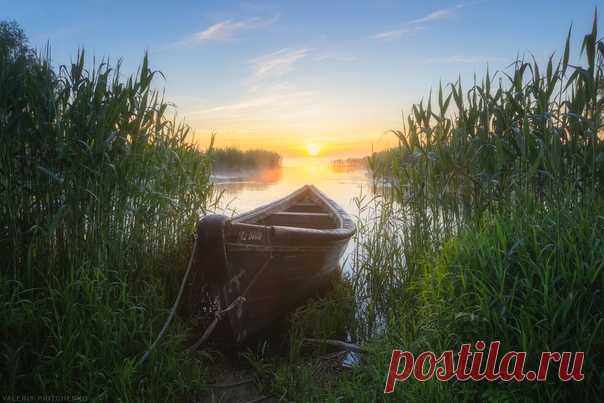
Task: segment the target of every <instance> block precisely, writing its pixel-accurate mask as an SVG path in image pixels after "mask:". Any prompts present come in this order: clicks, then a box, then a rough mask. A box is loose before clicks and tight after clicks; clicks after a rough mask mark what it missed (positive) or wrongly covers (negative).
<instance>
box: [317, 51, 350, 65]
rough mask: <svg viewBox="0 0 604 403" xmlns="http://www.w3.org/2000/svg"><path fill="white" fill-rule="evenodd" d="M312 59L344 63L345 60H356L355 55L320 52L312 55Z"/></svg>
mask: <svg viewBox="0 0 604 403" xmlns="http://www.w3.org/2000/svg"><path fill="white" fill-rule="evenodd" d="M312 60H314V61H315V62H342V63H346V62H354V61H356V60H357V57H356V56H347V55H337V54H330V53H324V54H320V55H317V56H315V57H313V58H312Z"/></svg>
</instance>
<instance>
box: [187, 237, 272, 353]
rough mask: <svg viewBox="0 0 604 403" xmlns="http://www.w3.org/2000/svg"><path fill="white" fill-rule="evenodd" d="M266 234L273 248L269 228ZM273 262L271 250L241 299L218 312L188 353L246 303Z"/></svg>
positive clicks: (238, 298) (268, 242) (267, 240)
mask: <svg viewBox="0 0 604 403" xmlns="http://www.w3.org/2000/svg"><path fill="white" fill-rule="evenodd" d="M264 233H265V238H264V239H265V240H266V242H267V244H268V245H269V246H271V242H270V237H269V235H270V233H269V232H268V227H265V228H264ZM272 260H273V249H272V248H269V257H268V258H267V259H266V261H265V262H264V264H263V265H262V267H261V268H260V270H258V272H257V273H256V275H255V276H254V278H253V279H252V281H250V283H249V284H248V285H247V287H246V288H245V291H243V293H242V294H241V295H240V296H239V297H237V298H235V300H233V302H231V304H230V305H229V306H228V307H227V308H225V309H223V310H221V311H216V313H215V317H214V320H213V321H212V323H211V324H210V326H208V328H207V329H206V331H205V332H203V334H202V335H201V337H200V338H199V340H197V342H196V343H195V344H193V345H192V346H191V347H189V348H188V351H195V350H197V349H198V348H199V346H201V345H202V344H203V343H204V342H205V341H206V340H207V339H208V338H209V337H210V336H211V335H212V332H213V331H214V328H215V327H216V325H217V324H218V322H219V321H220V320H221V319H222V317H223V315H224V314H225V313H227V312H229V311H231V310H233V309H234V308H235V307H237V306H239V305H241V304H243V303H244V302H245V301H246V296H247V294H248V292H249V291H250V289H251V288H252V286H253V285H254V283H256V281H257V280H258V279H259V278H260V275H261V274H262V273H264V271H265V270H266V268H267V267H268V265H269V263H270V262H271V261H272Z"/></svg>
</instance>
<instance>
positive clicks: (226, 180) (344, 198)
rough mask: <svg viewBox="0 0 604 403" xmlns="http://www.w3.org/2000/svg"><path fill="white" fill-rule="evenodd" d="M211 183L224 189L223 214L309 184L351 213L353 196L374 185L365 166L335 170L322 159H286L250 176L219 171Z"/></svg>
mask: <svg viewBox="0 0 604 403" xmlns="http://www.w3.org/2000/svg"><path fill="white" fill-rule="evenodd" d="M214 183H215V185H216V188H217V189H218V190H220V191H223V196H222V199H221V203H220V210H221V212H222V213H223V214H226V215H231V214H239V213H243V212H246V211H248V210H251V209H253V208H256V207H259V206H261V205H263V204H266V203H269V202H272V201H274V200H276V199H279V198H281V197H284V196H287V195H288V194H290V193H291V192H293V191H294V190H296V189H298V188H300V187H302V186H304V185H307V184H312V185H315V186H316V187H318V188H319V190H321V191H322V192H323V193H325V194H326V195H327V196H328V197H330V198H331V199H333V200H335V201H336V202H337V203H338V204H339V205H340V206H342V207H343V208H344V209H345V210H346V211H347V212H348V213H349V214H350V215H351V216H354V215H355V214H356V213H357V212H356V211H355V210H356V208H355V204H354V201H353V199H354V198H355V197H357V196H359V195H361V194H365V195H367V194H371V192H372V188H373V185H372V178H371V174H370V173H369V171H367V170H366V169H362V168H361V169H350V170H334V169H332V168H331V167H330V164H329V160H328V159H324V158H300V159H289V160H285V161H284V162H283V166H282V168H281V169H279V170H275V171H268V172H263V173H261V174H259V175H256V176H254V177H251V178H242V177H237V176H236V175H233V174H231V175H227V174H221V173H220V172H218V173H217V174H216V176H215V177H214Z"/></svg>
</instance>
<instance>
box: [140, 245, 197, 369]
mask: <svg viewBox="0 0 604 403" xmlns="http://www.w3.org/2000/svg"><path fill="white" fill-rule="evenodd" d="M196 253H197V236H195V242H193V251H192V252H191V257H190V258H189V264H188V266H187V271H186V272H185V276H184V277H183V279H182V282H181V283H180V290H179V291H178V295H177V296H176V301H174V305H173V306H172V310H171V311H170V315H168V319H166V322H165V323H164V326H163V327H162V329H161V330H160V332H159V334H158V335H157V338H156V339H155V341H154V342H153V344H151V347H149V349H148V350H147V351H145V354H143V356H142V357H141V359H140V360H139V361H138V363H137V364H136V365H137V366H140V365H141V364H142V363H144V362H145V361H146V360H147V358H149V355H150V354H151V351H153V349H154V348H155V346H156V345H157V343H158V342H159V340H160V339H161V338H162V337H163V335H164V333H166V330H168V326H170V323H171V322H172V319H174V314H175V313H176V308H177V307H178V304H179V303H180V298H181V297H182V293H183V291H184V289H185V284H186V282H187V278H188V277H189V273H190V271H191V267H192V266H193V260H194V259H195V256H196Z"/></svg>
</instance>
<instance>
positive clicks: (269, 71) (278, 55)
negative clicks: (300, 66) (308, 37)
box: [250, 48, 311, 81]
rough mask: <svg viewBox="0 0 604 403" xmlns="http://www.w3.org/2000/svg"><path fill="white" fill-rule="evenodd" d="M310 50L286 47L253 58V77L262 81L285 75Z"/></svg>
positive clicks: (251, 62)
mask: <svg viewBox="0 0 604 403" xmlns="http://www.w3.org/2000/svg"><path fill="white" fill-rule="evenodd" d="M310 52H311V50H310V49H306V48H301V49H290V48H284V49H281V50H278V51H276V52H273V53H269V54H267V55H264V56H260V57H257V58H255V59H252V60H251V61H250V64H251V65H252V71H253V73H252V78H253V80H254V81H260V80H264V79H267V78H276V77H280V76H283V75H284V74H286V73H288V72H290V71H291V70H292V69H293V65H294V64H295V63H296V62H298V61H299V60H301V59H303V58H305V57H306V56H308V54H309V53H310Z"/></svg>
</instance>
